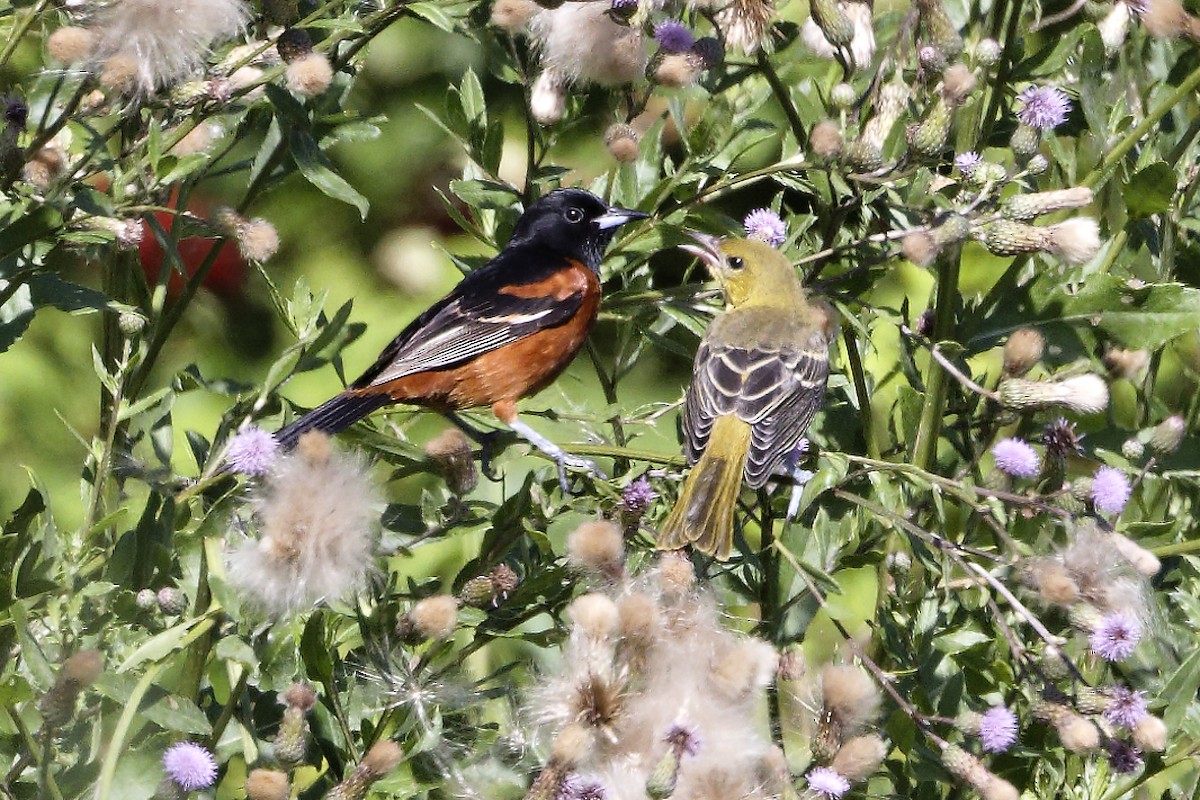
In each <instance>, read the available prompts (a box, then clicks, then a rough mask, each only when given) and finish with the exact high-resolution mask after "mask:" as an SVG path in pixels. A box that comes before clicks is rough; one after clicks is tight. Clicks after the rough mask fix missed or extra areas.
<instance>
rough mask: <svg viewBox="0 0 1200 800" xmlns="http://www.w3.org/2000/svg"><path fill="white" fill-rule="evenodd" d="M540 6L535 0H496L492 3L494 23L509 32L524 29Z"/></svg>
mask: <svg viewBox="0 0 1200 800" xmlns="http://www.w3.org/2000/svg"><path fill="white" fill-rule="evenodd" d="M538 8H539V6H538V4H537V3H535V2H533V0H496V2H495V3H493V4H492V24H493V25H495V26H496V27H497V28H503V29H504V30H506V31H508V32H509V33H518V32H521V31H524V30H525V28H526V26H527V25H529V21H530V20H531V19H533V15H534V14H536V13H537V11H538Z"/></svg>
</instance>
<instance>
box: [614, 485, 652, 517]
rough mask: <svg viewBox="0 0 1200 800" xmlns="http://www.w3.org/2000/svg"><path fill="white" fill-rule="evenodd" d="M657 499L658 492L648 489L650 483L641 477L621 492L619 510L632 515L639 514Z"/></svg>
mask: <svg viewBox="0 0 1200 800" xmlns="http://www.w3.org/2000/svg"><path fill="white" fill-rule="evenodd" d="M656 497H658V492H656V491H654V490H653V489H651V488H650V481H649V480H647V479H646V476H645V475H642V476H641V477H639V478H638V479H637V480H635V481H633V482H632V483H630V484H629V485H628V486H626V487H625V488H624V489H622V490H621V509H622V510H623V511H628V512H630V513H633V514H641V513H643V512H645V510H646V509H647V508H649V507H650V503H651V502H653V500H654V499H655V498H656Z"/></svg>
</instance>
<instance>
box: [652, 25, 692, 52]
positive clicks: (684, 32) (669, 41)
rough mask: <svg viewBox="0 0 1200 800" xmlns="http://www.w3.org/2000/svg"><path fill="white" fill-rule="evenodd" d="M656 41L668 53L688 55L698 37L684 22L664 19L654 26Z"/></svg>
mask: <svg viewBox="0 0 1200 800" xmlns="http://www.w3.org/2000/svg"><path fill="white" fill-rule="evenodd" d="M654 41H656V42H658V46H659V47H661V48H662V49H663V50H666V51H667V52H668V53H686V52H687V51H688V50H691V49H692V45H694V44H695V43H696V37H695V36H693V35H692V32H691V31H689V30H688V28H687V26H686V25H684V24H683V23H682V22H680V21H678V20H674V19H664V20H663V21H662V22H660V23H658V24H657V25H655V26H654Z"/></svg>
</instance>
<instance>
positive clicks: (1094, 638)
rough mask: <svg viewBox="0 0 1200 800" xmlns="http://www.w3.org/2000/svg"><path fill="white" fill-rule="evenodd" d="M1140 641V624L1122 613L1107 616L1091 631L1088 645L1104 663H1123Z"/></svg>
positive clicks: (1131, 616) (1116, 612) (1117, 612)
mask: <svg viewBox="0 0 1200 800" xmlns="http://www.w3.org/2000/svg"><path fill="white" fill-rule="evenodd" d="M1141 639H1142V624H1141V623H1140V622H1138V621H1137V618H1136V617H1134V616H1133V615H1131V614H1126V613H1125V612H1124V611H1114V612H1112V613H1111V614H1108V615H1106V616H1105V617H1104V619H1102V620H1101V621H1100V624H1099V625H1097V626H1096V629H1095V630H1094V631H1092V634H1091V636H1089V637H1088V643H1089V644H1090V645H1091V647H1092V652H1093V653H1095V654H1096V655H1098V656H1100V657H1101V658H1103V659H1104V660H1105V661H1124V660H1125V659H1127V658H1129V656H1130V655H1131V654H1132V653H1133V650H1134V648H1135V647H1137V644H1138V642H1139V641H1141Z"/></svg>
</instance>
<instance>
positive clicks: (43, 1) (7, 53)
mask: <svg viewBox="0 0 1200 800" xmlns="http://www.w3.org/2000/svg"><path fill="white" fill-rule="evenodd" d="M48 5H50V0H40V2H39V3H38V4H37V5H36V6H34V7H33V8H31V9H29V13H28V14H26V15H25V16H24V17H23V18H22V19H21V21H20V22H18V23H17V25H16V27H14V28H13V29H12V31H11V32H10V33H9V34H8V44H6V45H5V46H4V52H3V53H0V67H4V66H7V65H8V60H9V59H10V58H12V55H13V53H15V52H16V50H17V45H19V44H20V43H21V42H22V40H24V38H25V34H26V32H28V31H29V28H30V27H31V26H32V25H33V21H34V20H35V19H37V18H38V15H39V14H41V13H42V12H43V11H45V10H46V6H48Z"/></svg>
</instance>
